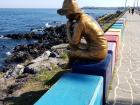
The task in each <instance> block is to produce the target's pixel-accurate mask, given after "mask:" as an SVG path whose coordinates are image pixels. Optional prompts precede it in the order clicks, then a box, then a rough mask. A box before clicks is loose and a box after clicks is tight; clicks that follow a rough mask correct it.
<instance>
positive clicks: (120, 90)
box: [116, 88, 131, 98]
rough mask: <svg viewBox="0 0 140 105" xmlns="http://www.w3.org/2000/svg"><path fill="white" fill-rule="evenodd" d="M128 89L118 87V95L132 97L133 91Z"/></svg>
mask: <svg viewBox="0 0 140 105" xmlns="http://www.w3.org/2000/svg"><path fill="white" fill-rule="evenodd" d="M128 89H129V88H124V89H123V90H122V89H121V88H119V89H117V92H116V94H117V96H118V97H120V96H121V97H127V98H131V91H130V90H128Z"/></svg>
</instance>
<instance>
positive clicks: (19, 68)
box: [4, 64, 24, 78]
mask: <svg viewBox="0 0 140 105" xmlns="http://www.w3.org/2000/svg"><path fill="white" fill-rule="evenodd" d="M23 72H24V66H23V65H20V64H18V65H16V66H15V68H12V69H10V70H8V71H7V72H6V75H5V76H4V77H5V78H17V77H18V76H20V75H21V74H22V73H23Z"/></svg>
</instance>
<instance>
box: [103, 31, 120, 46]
mask: <svg viewBox="0 0 140 105" xmlns="http://www.w3.org/2000/svg"><path fill="white" fill-rule="evenodd" d="M104 35H108V36H118V37H119V45H120V46H121V32H119V31H107V32H106V33H105V34H104Z"/></svg>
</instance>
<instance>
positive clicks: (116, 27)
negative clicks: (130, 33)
mask: <svg viewBox="0 0 140 105" xmlns="http://www.w3.org/2000/svg"><path fill="white" fill-rule="evenodd" d="M111 28H115V29H123V28H124V26H111Z"/></svg>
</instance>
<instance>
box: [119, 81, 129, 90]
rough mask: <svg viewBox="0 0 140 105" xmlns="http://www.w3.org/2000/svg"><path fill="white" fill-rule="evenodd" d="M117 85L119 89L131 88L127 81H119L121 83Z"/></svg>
mask: <svg viewBox="0 0 140 105" xmlns="http://www.w3.org/2000/svg"><path fill="white" fill-rule="evenodd" d="M118 87H119V88H120V89H125V90H130V89H131V88H130V86H129V84H128V83H121V84H119V85H118Z"/></svg>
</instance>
